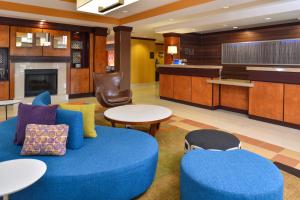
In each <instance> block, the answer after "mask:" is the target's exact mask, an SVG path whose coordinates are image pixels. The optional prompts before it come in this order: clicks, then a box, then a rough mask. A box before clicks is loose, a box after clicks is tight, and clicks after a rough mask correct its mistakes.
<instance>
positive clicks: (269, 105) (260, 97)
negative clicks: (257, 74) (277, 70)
mask: <svg viewBox="0 0 300 200" xmlns="http://www.w3.org/2000/svg"><path fill="white" fill-rule="evenodd" d="M253 83H254V87H253V88H250V92H249V114H250V115H252V116H258V117H263V118H267V119H272V120H276V121H283V99H284V98H283V93H284V84H283V83H268V82H258V81H254V82H253Z"/></svg>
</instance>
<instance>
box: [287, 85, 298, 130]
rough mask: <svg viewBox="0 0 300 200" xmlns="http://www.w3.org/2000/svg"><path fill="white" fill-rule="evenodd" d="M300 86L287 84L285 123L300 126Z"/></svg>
mask: <svg viewBox="0 0 300 200" xmlns="http://www.w3.org/2000/svg"><path fill="white" fill-rule="evenodd" d="M299 108H300V85H292V84H285V89H284V122H287V123H290V124H296V125H300V109H299Z"/></svg>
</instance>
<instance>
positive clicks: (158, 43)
mask: <svg viewBox="0 0 300 200" xmlns="http://www.w3.org/2000/svg"><path fill="white" fill-rule="evenodd" d="M155 45H161V46H163V45H164V43H160V42H156V43H155Z"/></svg>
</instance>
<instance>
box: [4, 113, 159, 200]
mask: <svg viewBox="0 0 300 200" xmlns="http://www.w3.org/2000/svg"><path fill="white" fill-rule="evenodd" d="M15 127H16V119H11V120H8V121H6V122H3V123H0V162H1V161H6V160H11V159H20V158H33V159H39V160H42V161H44V162H45V163H46V164H47V172H46V174H45V175H44V176H43V177H42V178H41V179H40V180H39V181H38V182H36V183H35V184H33V185H32V186H30V187H28V188H26V189H24V190H22V191H20V192H17V193H15V194H12V195H10V199H11V200H25V199H30V200H54V199H55V200H74V199H82V200H83V199H84V200H96V199H97V200H108V199H109V200H123V199H124V200H128V199H133V198H135V197H137V196H139V195H141V194H142V193H144V192H145V191H146V190H147V189H148V188H149V187H150V185H151V184H152V182H153V179H154V176H155V172H156V167H157V160H158V144H157V142H156V140H155V139H154V138H153V137H152V136H150V135H148V134H146V133H143V132H141V131H136V130H129V129H118V128H111V127H102V126H97V127H96V131H97V135H98V137H97V138H95V139H85V140H84V146H83V147H82V148H80V149H78V150H70V149H68V150H67V153H66V155H65V156H31V157H30V156H21V155H20V152H21V147H20V146H16V145H14V144H13V138H14V133H15ZM24 173H26V171H24Z"/></svg>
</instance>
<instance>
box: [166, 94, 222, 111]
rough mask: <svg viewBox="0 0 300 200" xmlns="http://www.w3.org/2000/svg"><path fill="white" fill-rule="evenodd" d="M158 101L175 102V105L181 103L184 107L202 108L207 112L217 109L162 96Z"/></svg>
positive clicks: (216, 107)
mask: <svg viewBox="0 0 300 200" xmlns="http://www.w3.org/2000/svg"><path fill="white" fill-rule="evenodd" d="M160 99H163V100H167V101H173V102H176V103H182V104H186V105H189V106H195V107H198V108H204V109H208V110H217V109H218V108H219V106H207V105H201V104H197V103H192V102H188V101H182V100H178V99H172V98H168V97H162V96H160Z"/></svg>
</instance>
